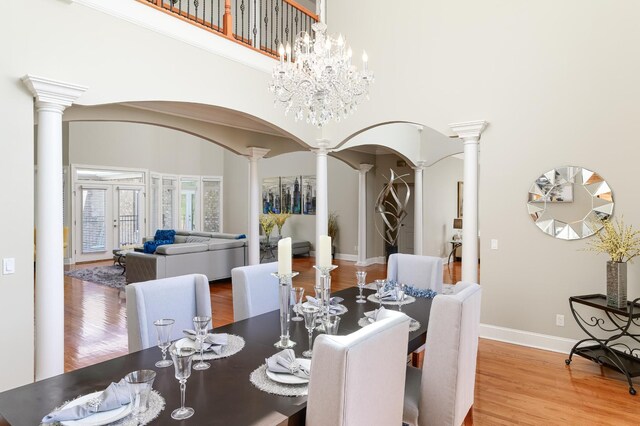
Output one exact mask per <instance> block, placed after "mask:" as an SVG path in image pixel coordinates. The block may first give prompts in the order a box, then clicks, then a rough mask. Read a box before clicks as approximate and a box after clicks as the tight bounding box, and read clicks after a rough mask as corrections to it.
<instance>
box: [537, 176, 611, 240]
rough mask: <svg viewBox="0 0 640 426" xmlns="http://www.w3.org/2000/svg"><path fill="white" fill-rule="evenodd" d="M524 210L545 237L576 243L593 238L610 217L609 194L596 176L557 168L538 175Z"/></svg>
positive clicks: (606, 185) (602, 180)
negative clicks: (582, 239) (526, 210)
mask: <svg viewBox="0 0 640 426" xmlns="http://www.w3.org/2000/svg"><path fill="white" fill-rule="evenodd" d="M527 209H528V211H529V215H530V216H531V219H533V221H534V222H535V224H536V225H537V226H538V228H540V229H541V230H542V232H544V233H545V234H547V235H551V236H552V237H555V238H559V239H561V240H578V239H580V238H586V237H588V236H590V235H593V234H595V233H596V232H598V230H600V228H602V224H601V221H602V220H604V219H608V218H609V217H611V215H612V214H613V193H612V192H611V188H609V185H608V184H607V182H606V181H605V180H604V179H603V178H602V177H601V176H600V175H599V174H597V173H595V172H593V171H591V170H588V169H585V168H582V167H560V168H557V169H553V170H549V171H548V172H546V173H545V174H543V175H541V176H540V177H539V178H538V179H536V181H535V182H534V184H533V185H531V189H529V200H528V202H527Z"/></svg>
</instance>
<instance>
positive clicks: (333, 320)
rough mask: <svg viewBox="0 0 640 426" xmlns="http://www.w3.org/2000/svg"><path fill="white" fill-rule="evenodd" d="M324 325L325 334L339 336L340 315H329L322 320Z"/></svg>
mask: <svg viewBox="0 0 640 426" xmlns="http://www.w3.org/2000/svg"><path fill="white" fill-rule="evenodd" d="M322 324H323V325H324V332H325V333H326V334H328V335H330V336H335V335H336V334H338V327H339V326H340V316H339V315H327V316H326V317H324V318H323V319H322Z"/></svg>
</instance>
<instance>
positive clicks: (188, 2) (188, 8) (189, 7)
mask: <svg viewBox="0 0 640 426" xmlns="http://www.w3.org/2000/svg"><path fill="white" fill-rule="evenodd" d="M190 15H191V0H187V19H191V18H190V17H189V16H190Z"/></svg>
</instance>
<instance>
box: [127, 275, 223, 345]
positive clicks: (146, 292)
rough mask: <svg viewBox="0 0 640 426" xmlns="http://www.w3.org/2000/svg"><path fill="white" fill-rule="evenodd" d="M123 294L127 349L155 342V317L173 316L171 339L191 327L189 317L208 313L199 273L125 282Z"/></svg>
mask: <svg viewBox="0 0 640 426" xmlns="http://www.w3.org/2000/svg"><path fill="white" fill-rule="evenodd" d="M126 295H127V334H128V340H129V352H130V353H131V352H136V351H139V350H142V349H147V348H149V347H151V346H154V345H155V344H156V330H155V326H154V325H153V322H154V321H155V320H158V319H162V318H172V319H174V320H175V323H174V325H173V327H172V331H171V340H175V339H178V338H180V337H183V333H182V330H183V329H193V317H195V316H208V317H210V316H211V292H210V290H209V281H208V280H207V277H206V276H205V275H202V274H192V275H181V276H177V277H171V278H162V279H159V280H151V281H144V282H139V283H134V284H129V285H128V286H127V290H126Z"/></svg>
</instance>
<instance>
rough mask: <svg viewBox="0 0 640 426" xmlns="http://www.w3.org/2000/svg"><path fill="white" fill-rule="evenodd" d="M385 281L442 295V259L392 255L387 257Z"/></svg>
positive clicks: (413, 255)
mask: <svg viewBox="0 0 640 426" xmlns="http://www.w3.org/2000/svg"><path fill="white" fill-rule="evenodd" d="M387 279H388V280H395V281H397V282H399V283H402V284H409V285H412V286H414V287H417V288H424V289H427V288H429V289H431V290H433V291H435V292H437V293H442V259H441V258H439V257H434V256H419V255H415V254H404V253H394V254H392V255H391V256H389V264H388V266H387Z"/></svg>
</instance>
